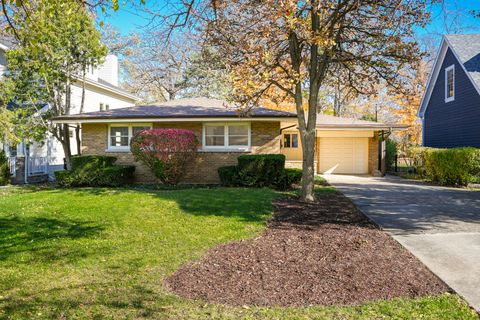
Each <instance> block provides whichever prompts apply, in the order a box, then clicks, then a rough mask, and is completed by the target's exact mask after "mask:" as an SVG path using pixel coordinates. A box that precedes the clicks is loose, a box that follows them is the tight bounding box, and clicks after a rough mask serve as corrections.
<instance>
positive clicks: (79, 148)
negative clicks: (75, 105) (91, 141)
mask: <svg viewBox="0 0 480 320" xmlns="http://www.w3.org/2000/svg"><path fill="white" fill-rule="evenodd" d="M75 138H76V140H77V155H79V156H80V155H82V140H81V139H80V125H79V124H77V126H76V127H75Z"/></svg>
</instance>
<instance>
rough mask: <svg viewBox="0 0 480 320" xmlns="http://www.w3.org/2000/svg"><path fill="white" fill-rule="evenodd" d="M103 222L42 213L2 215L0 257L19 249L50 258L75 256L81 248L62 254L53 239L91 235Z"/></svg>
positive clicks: (0, 219) (71, 238)
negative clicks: (26, 215) (43, 214)
mask: <svg viewBox="0 0 480 320" xmlns="http://www.w3.org/2000/svg"><path fill="white" fill-rule="evenodd" d="M103 229H104V227H103V226H100V225H97V224H94V223H93V222H90V221H82V220H72V219H61V220H59V219H53V218H44V217H18V216H12V217H2V218H0V260H3V259H7V258H8V257H9V256H11V255H14V254H18V253H21V252H28V253H32V254H35V255H36V258H41V259H45V260H53V259H56V258H60V257H62V258H65V257H66V256H68V255H70V254H75V256H76V257H79V256H81V255H82V253H81V251H79V250H77V251H78V252H76V253H74V252H72V251H70V253H68V254H65V252H58V251H57V249H58V244H57V243H53V242H52V241H53V240H55V241H56V240H62V239H69V240H75V239H80V238H86V237H92V236H95V235H96V234H98V233H100V232H101V231H102V230H103Z"/></svg>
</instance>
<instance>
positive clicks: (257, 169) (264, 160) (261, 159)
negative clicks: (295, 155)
mask: <svg viewBox="0 0 480 320" xmlns="http://www.w3.org/2000/svg"><path fill="white" fill-rule="evenodd" d="M284 169H285V156H284V155H283V154H256V155H241V156H239V157H238V177H239V179H240V180H241V182H242V184H243V185H244V186H252V187H268V186H275V185H276V184H277V183H279V181H280V179H282V175H283V174H284Z"/></svg>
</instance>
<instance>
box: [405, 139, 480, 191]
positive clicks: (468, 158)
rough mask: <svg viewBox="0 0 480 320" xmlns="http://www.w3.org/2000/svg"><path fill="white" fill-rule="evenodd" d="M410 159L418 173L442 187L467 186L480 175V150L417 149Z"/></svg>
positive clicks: (414, 149)
mask: <svg viewBox="0 0 480 320" xmlns="http://www.w3.org/2000/svg"><path fill="white" fill-rule="evenodd" d="M409 157H410V158H412V161H413V163H414V166H415V168H416V171H417V173H419V174H420V175H421V176H422V177H424V178H426V179H428V180H430V181H433V182H435V183H438V184H441V185H448V186H465V185H467V184H468V183H469V182H470V181H473V180H475V177H476V176H479V175H480V149H476V148H453V149H434V148H422V147H416V148H412V149H411V150H409Z"/></svg>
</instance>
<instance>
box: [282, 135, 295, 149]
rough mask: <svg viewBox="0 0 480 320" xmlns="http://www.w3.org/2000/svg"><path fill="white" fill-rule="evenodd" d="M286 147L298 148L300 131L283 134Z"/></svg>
mask: <svg viewBox="0 0 480 320" xmlns="http://www.w3.org/2000/svg"><path fill="white" fill-rule="evenodd" d="M283 147H284V148H298V133H284V134H283Z"/></svg>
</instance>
